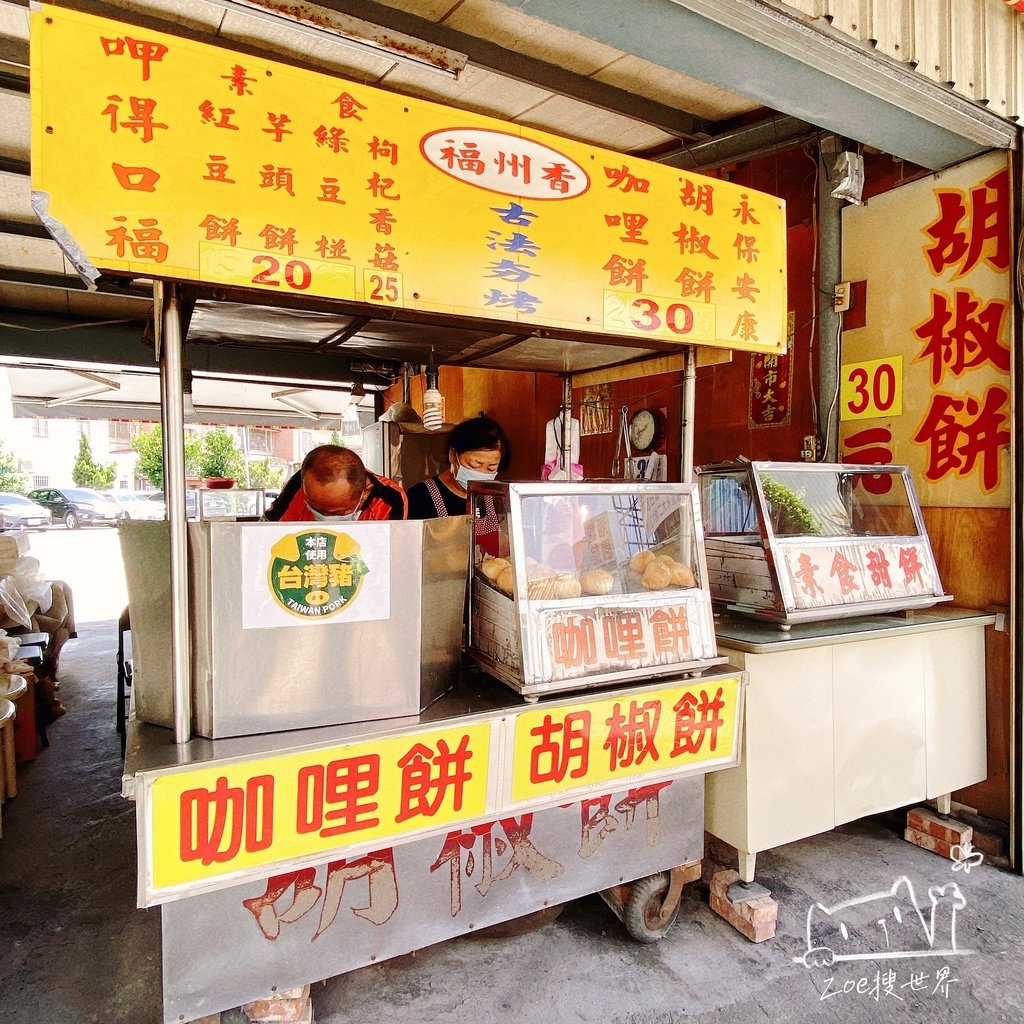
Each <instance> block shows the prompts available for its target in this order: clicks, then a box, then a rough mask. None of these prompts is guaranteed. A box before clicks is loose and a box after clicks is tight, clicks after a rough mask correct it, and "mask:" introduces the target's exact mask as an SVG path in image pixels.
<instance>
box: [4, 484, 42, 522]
mask: <svg viewBox="0 0 1024 1024" xmlns="http://www.w3.org/2000/svg"><path fill="white" fill-rule="evenodd" d="M52 518H53V517H52V516H51V515H50V510H49V509H46V508H43V506H42V505H38V504H36V502H34V501H30V500H29V499H28V498H26V497H25V495H23V494H14V493H12V492H10V491H0V530H17V529H20V528H21V527H26V528H27V529H34V528H36V527H42V526H49V525H50V521H51V520H52Z"/></svg>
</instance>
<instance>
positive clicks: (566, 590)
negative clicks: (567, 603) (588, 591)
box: [555, 572, 582, 597]
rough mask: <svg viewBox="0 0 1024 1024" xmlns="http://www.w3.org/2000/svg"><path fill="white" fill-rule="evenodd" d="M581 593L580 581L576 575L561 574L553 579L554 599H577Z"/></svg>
mask: <svg viewBox="0 0 1024 1024" xmlns="http://www.w3.org/2000/svg"><path fill="white" fill-rule="evenodd" d="M581 593H582V590H581V589H580V580H579V577H578V576H577V575H576V573H574V572H563V573H562V574H561V575H560V576H557V577H556V578H555V597H579V596H580V594H581Z"/></svg>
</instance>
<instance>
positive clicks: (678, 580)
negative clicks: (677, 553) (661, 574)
mask: <svg viewBox="0 0 1024 1024" xmlns="http://www.w3.org/2000/svg"><path fill="white" fill-rule="evenodd" d="M670 571H671V573H672V586H673V587H695V586H697V577H696V576H694V575H693V571H692V570H691V569H690V567H689V566H688V565H683V563H682V562H673V563H672V569H671V570H670Z"/></svg>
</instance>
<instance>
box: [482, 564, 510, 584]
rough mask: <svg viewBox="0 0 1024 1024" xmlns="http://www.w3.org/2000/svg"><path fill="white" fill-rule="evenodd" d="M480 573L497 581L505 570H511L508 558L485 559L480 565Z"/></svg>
mask: <svg viewBox="0 0 1024 1024" xmlns="http://www.w3.org/2000/svg"><path fill="white" fill-rule="evenodd" d="M479 568H480V571H481V572H482V573H483V574H484V575H485V576H486V577H487V578H488V579H489V580H492V581H493V580H496V579H497V578H498V577H499V576H500V575H501V572H502V570H503V569H508V568H511V566H510V565H509V560H508V559H507V558H485V559H484V560H483V561H482V562H481V563H480V566H479Z"/></svg>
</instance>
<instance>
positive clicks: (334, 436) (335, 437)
mask: <svg viewBox="0 0 1024 1024" xmlns="http://www.w3.org/2000/svg"><path fill="white" fill-rule="evenodd" d="M327 443H328V444H336V445H337V446H338V447H339V448H344V447H345V442H344V441H343V440H342V439H341V434H339V433H338V432H337V431H336V430H332V431H331V439H330V441H328V442H327Z"/></svg>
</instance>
